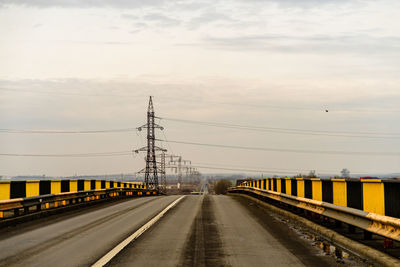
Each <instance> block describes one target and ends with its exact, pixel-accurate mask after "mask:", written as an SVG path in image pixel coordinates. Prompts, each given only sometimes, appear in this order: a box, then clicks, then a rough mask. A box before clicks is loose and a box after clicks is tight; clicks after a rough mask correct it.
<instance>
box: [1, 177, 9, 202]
mask: <svg viewBox="0 0 400 267" xmlns="http://www.w3.org/2000/svg"><path fill="white" fill-rule="evenodd" d="M7 199H10V182H8V181H7V182H3V181H1V182H0V200H7Z"/></svg>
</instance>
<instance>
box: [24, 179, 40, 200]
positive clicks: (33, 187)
mask: <svg viewBox="0 0 400 267" xmlns="http://www.w3.org/2000/svg"><path fill="white" fill-rule="evenodd" d="M38 195H39V181H26V197H35V196H38Z"/></svg>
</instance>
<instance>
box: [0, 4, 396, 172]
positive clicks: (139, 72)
mask: <svg viewBox="0 0 400 267" xmlns="http://www.w3.org/2000/svg"><path fill="white" fill-rule="evenodd" d="M399 12H400V2H399V1H396V0H381V1H375V0H319V1H318V0H302V1H296V0H263V1H255V0H254V1H253V0H231V1H218V0H213V1H211V0H204V1H162V0H146V1H144V0H140V1H138V0H130V1H129V0H114V1H106V0H97V1H96V0H91V1H78V0H19V1H18V0H14V1H12V0H0V33H1V35H0V62H1V63H0V128H1V129H18V130H57V131H79V130H104V129H122V128H134V127H137V126H140V125H142V124H144V123H145V116H146V108H147V107H146V106H147V102H148V96H149V95H152V96H154V104H155V110H156V115H157V116H159V117H162V118H170V119H182V120H188V121H191V123H188V122H179V121H176V120H167V119H163V120H161V121H160V124H162V125H163V126H165V131H164V134H165V135H164V134H163V133H161V132H157V134H158V136H159V138H160V139H165V138H167V139H168V140H171V141H179V142H182V141H184V142H192V143H193V142H194V143H202V144H218V145H227V146H241V147H252V148H254V147H256V148H262V149H263V150H243V149H241V150H240V149H233V148H222V147H209V146H208V147H207V146H194V145H188V144H179V143H173V142H171V143H169V144H166V143H161V144H159V145H160V146H163V147H166V148H167V149H168V150H169V152H171V153H174V154H178V155H182V156H183V157H184V158H186V159H190V160H192V162H193V164H194V165H197V166H210V167H211V166H213V167H216V168H226V169H229V168H237V169H251V170H260V171H261V170H262V171H269V170H272V171H273V172H274V173H277V174H278V173H279V174H285V173H287V174H291V172H300V171H301V172H307V171H308V170H311V169H315V170H316V171H317V173H320V174H322V173H339V172H340V170H341V169H342V168H348V169H350V171H351V172H353V173H355V172H359V173H361V172H362V173H371V172H372V173H376V172H378V173H391V172H400V167H399V166H400V164H399V162H400V152H399V151H400V123H399V122H400V107H399V103H400V88H399V85H400V75H399V72H400V17H399ZM325 110H329V112H325ZM193 121H201V122H212V123H225V124H230V125H231V124H235V125H245V126H246V128H245V129H243V127H242V129H239V127H229V128H228V127H225V128H221V127H213V126H207V125H205V124H204V123H203V124H202V123H193ZM254 126H257V127H262V128H254ZM252 127H253V128H252ZM284 129H286V130H284ZM287 129H289V130H287ZM294 129H296V130H294ZM338 135H340V136H338ZM343 135H344V136H343ZM144 145H145V133H143V132H135V131H128V132H118V133H97V134H44V133H41V134H38V133H36V134H33V133H10V132H7V133H6V132H4V130H3V132H0V154H20V155H21V154H36V155H42V154H51V155H53V154H56V155H59V154H76V153H78V154H80V153H97V152H99V153H100V152H112V151H129V150H132V149H134V148H139V147H141V146H144ZM317 152H318V153H317ZM319 152H324V153H319ZM337 152H338V153H337ZM143 157H144V155H122V156H107V157H83V158H82V157H81V158H74V157H39V156H35V157H26V156H5V155H0V175H27V174H40V175H41V174H46V175H74V174H78V175H83V174H110V173H132V172H135V171H138V170H140V169H141V168H143V166H144V161H143ZM201 171H202V172H216V171H218V172H225V171H226V172H229V171H228V170H211V169H201ZM257 175H259V174H257Z"/></svg>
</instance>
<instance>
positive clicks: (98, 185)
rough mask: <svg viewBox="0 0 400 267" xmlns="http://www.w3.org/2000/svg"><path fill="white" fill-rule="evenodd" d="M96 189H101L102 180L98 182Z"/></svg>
mask: <svg viewBox="0 0 400 267" xmlns="http://www.w3.org/2000/svg"><path fill="white" fill-rule="evenodd" d="M96 189H101V180H96Z"/></svg>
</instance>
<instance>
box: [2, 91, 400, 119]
mask: <svg viewBox="0 0 400 267" xmlns="http://www.w3.org/2000/svg"><path fill="white" fill-rule="evenodd" d="M0 90H1V91H8V92H12V93H24V92H27V93H35V94H44V95H55V96H59V95H66V96H93V97H124V98H127V97H132V98H137V97H139V96H140V97H142V95H131V94H107V93H101V94H93V93H92V94H91V93H88V94H84V93H81V92H79V93H71V92H63V91H43V90H30V89H21V88H19V89H12V88H6V87H0ZM157 98H159V99H166V100H173V101H180V102H184V103H187V102H192V103H196V104H198V103H202V104H207V105H227V106H235V107H238V106H242V107H250V108H263V109H266V108H267V109H276V110H294V111H296V110H297V111H314V112H321V111H324V110H325V109H326V108H325V107H324V108H322V107H320V106H313V107H310V106H293V105H291V106H283V105H271V104H264V103H263V104H254V103H243V102H221V101H209V100H204V99H202V98H199V97H198V98H177V97H175V96H174V97H166V96H158V97H157ZM329 111H338V112H343V111H347V112H359V113H364V112H369V113H371V112H373V113H398V112H400V110H398V109H371V108H368V109H363V108H347V109H346V108H345V109H343V108H337V109H334V108H329Z"/></svg>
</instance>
